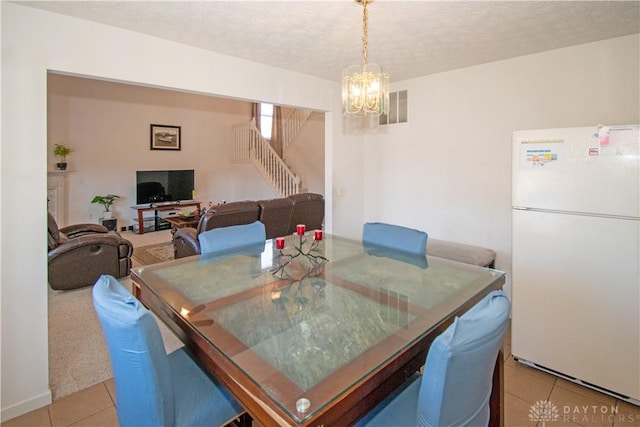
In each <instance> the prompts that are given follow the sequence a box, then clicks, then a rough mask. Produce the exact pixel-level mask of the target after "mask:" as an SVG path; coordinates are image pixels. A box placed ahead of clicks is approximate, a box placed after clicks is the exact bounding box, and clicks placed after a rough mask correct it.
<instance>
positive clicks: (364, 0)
mask: <svg viewBox="0 0 640 427" xmlns="http://www.w3.org/2000/svg"><path fill="white" fill-rule="evenodd" d="M362 6H363V7H364V12H363V14H362V63H363V65H367V33H368V31H369V25H368V21H369V13H368V11H367V0H362Z"/></svg>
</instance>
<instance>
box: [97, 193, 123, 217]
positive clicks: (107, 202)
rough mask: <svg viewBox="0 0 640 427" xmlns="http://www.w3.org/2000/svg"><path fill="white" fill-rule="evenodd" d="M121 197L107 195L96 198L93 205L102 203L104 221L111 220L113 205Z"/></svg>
mask: <svg viewBox="0 0 640 427" xmlns="http://www.w3.org/2000/svg"><path fill="white" fill-rule="evenodd" d="M119 198H120V196H116V195H115V194H107V195H106V196H95V197H94V198H93V200H91V203H100V204H101V205H102V206H104V214H103V218H104V219H111V210H110V208H111V205H112V204H113V202H114V201H115V200H116V199H119Z"/></svg>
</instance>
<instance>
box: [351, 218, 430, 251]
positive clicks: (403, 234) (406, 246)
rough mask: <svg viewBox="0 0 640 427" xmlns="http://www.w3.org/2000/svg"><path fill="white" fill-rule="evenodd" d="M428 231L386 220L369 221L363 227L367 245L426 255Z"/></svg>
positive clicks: (364, 240) (363, 239) (363, 241)
mask: <svg viewBox="0 0 640 427" xmlns="http://www.w3.org/2000/svg"><path fill="white" fill-rule="evenodd" d="M427 237H428V235H427V233H425V232H424V231H420V230H416V229H413V228H408V227H402V226H400V225H394V224H386V223H384V222H367V223H365V224H364V227H363V228H362V243H363V245H364V246H365V248H366V247H367V246H374V247H384V248H387V249H392V250H397V251H401V252H406V253H410V254H413V255H420V256H426V254H427Z"/></svg>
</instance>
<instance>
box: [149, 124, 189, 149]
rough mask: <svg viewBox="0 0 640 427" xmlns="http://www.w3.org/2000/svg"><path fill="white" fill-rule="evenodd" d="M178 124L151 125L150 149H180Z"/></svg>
mask: <svg viewBox="0 0 640 427" xmlns="http://www.w3.org/2000/svg"><path fill="white" fill-rule="evenodd" d="M181 146H182V141H181V139H180V126H167V125H154V124H152V125H151V149H152V150H180V148H181Z"/></svg>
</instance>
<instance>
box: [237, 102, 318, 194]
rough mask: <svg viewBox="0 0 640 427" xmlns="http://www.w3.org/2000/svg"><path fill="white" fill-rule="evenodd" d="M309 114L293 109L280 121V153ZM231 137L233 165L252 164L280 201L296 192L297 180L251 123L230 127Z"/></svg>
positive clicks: (290, 141) (292, 139)
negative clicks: (232, 141)
mask: <svg viewBox="0 0 640 427" xmlns="http://www.w3.org/2000/svg"><path fill="white" fill-rule="evenodd" d="M312 112H313V111H312V110H306V109H296V110H294V111H293V112H292V113H291V114H290V115H289V117H287V119H286V120H285V121H284V123H283V137H282V150H283V151H284V150H286V149H287V147H289V146H290V145H291V144H292V143H293V141H295V138H296V136H297V135H298V132H299V131H300V129H301V128H302V126H303V125H304V123H305V121H306V120H307V119H308V118H309V116H310V115H311V113H312ZM233 134H234V146H233V159H232V160H233V161H235V162H247V161H250V162H252V163H253V164H254V165H255V166H256V167H257V168H258V170H259V171H260V173H261V174H262V176H263V177H264V178H265V180H266V181H267V182H268V183H269V184H270V185H271V187H272V188H273V189H274V190H275V191H276V193H278V194H279V196H280V197H287V196H290V195H292V194H297V193H298V192H299V191H300V178H299V177H298V176H296V175H295V174H294V173H293V172H292V171H291V169H289V167H288V166H287V165H286V164H285V162H284V161H283V160H282V158H281V157H280V156H279V155H278V153H276V152H275V150H274V149H273V148H271V144H269V141H267V140H266V139H264V138H263V137H262V134H261V133H260V130H258V128H257V127H256V124H255V120H253V119H252V120H251V121H249V122H248V123H242V124H239V125H236V126H234V127H233Z"/></svg>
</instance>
